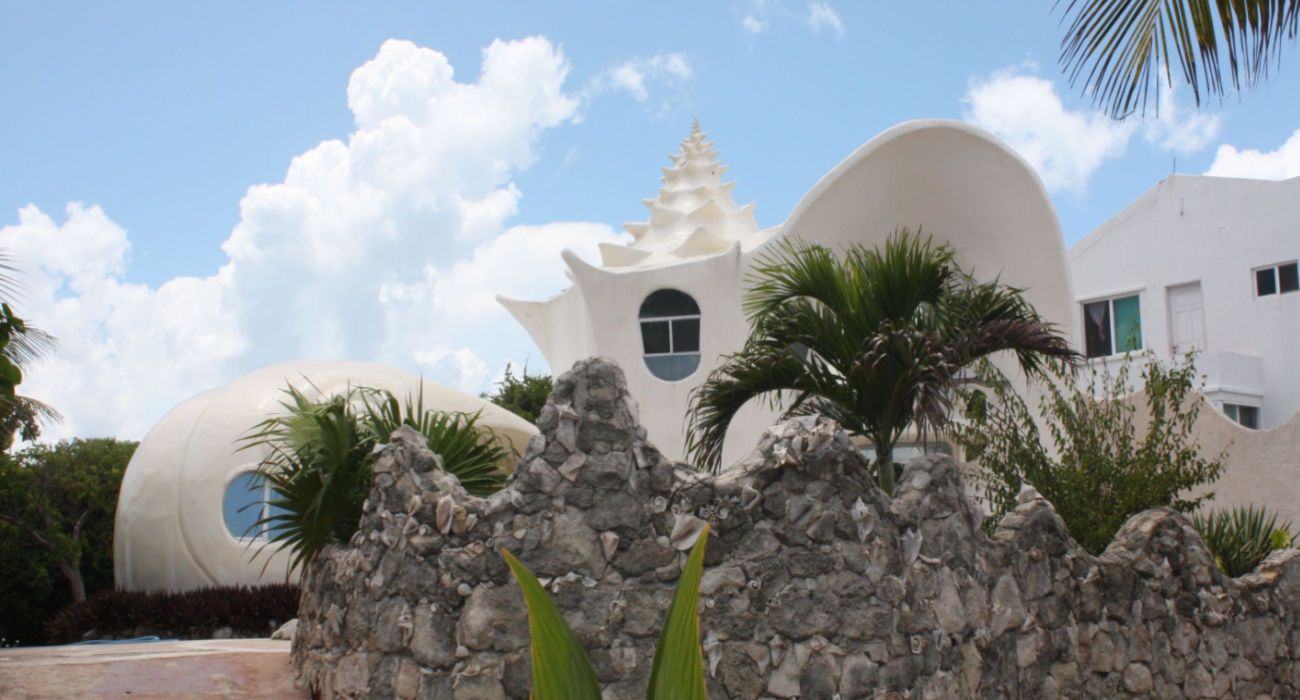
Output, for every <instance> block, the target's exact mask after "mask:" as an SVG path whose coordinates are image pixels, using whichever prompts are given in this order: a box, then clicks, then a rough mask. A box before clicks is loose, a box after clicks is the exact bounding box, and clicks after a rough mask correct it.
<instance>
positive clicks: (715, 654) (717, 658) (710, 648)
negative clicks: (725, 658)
mask: <svg viewBox="0 0 1300 700" xmlns="http://www.w3.org/2000/svg"><path fill="white" fill-rule="evenodd" d="M700 648H701V649H702V650H703V651H704V659H705V662H706V663H707V664H708V665H709V677H710V678H717V677H718V663H719V662H721V661H722V642H721V641H719V640H718V635H716V634H714V633H713V630H709V632H708V634H706V635H704V641H703V642H702V643H701V644H700Z"/></svg>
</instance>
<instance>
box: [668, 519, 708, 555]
mask: <svg viewBox="0 0 1300 700" xmlns="http://www.w3.org/2000/svg"><path fill="white" fill-rule="evenodd" d="M708 524H709V523H708V521H706V520H701V519H699V518H697V517H695V516H694V515H689V514H683V515H679V516H677V521H676V522H674V523H673V532H672V534H671V535H669V536H668V543H669V544H670V545H671V546H672V548H673V549H676V550H678V551H681V552H684V551H686V550H688V549H690V548H691V547H693V546H695V541H696V540H698V539H699V538H700V533H702V532H704V527H705V526H706V525H708Z"/></svg>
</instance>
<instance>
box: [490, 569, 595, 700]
mask: <svg viewBox="0 0 1300 700" xmlns="http://www.w3.org/2000/svg"><path fill="white" fill-rule="evenodd" d="M501 556H502V557H503V558H505V560H506V565H507V566H509V567H510V572H511V573H512V574H514V576H515V581H517V582H518V583H519V588H520V590H522V591H523V593H524V604H525V605H526V606H527V607H528V629H529V632H530V633H531V635H532V645H531V648H530V656H531V658H532V666H533V691H532V697H533V698H534V699H535V700H552V699H554V700H600V683H598V682H597V681H596V672H595V671H594V670H592V668H591V661H590V660H589V659H588V658H587V652H586V651H585V650H584V649H583V648H582V644H581V643H579V642H578V638H577V636H576V635H574V634H573V630H572V629H570V628H569V625H568V624H567V623H565V621H564V617H563V616H562V615H560V611H559V610H558V609H557V608H556V607H555V602H554V601H552V600H551V596H550V595H548V594H547V593H546V589H545V588H543V587H542V584H541V582H540V581H538V580H537V577H536V576H534V575H533V573H532V572H531V571H529V570H528V567H526V566H524V565H523V564H522V563H521V562H520V561H519V560H518V559H516V558H515V557H514V555H512V554H511V553H510V552H509V551H508V550H505V549H503V550H501Z"/></svg>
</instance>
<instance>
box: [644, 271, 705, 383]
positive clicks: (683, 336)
mask: <svg viewBox="0 0 1300 700" xmlns="http://www.w3.org/2000/svg"><path fill="white" fill-rule="evenodd" d="M640 319H641V348H642V350H644V352H645V365H646V367H647V368H649V369H650V373H651V374H653V375H654V376H656V377H658V378H660V379H663V380H665V381H670V382H675V381H677V380H679V379H685V378H687V377H689V376H691V374H692V373H694V372H695V370H696V369H697V368H698V367H699V366H700V305H699V304H696V303H695V300H694V299H692V298H691V297H690V295H688V294H686V293H684V292H679V291H677V290H676V289H660V290H659V291H657V292H655V293H653V294H651V295H650V296H648V297H646V299H645V301H644V302H642V303H641V313H640Z"/></svg>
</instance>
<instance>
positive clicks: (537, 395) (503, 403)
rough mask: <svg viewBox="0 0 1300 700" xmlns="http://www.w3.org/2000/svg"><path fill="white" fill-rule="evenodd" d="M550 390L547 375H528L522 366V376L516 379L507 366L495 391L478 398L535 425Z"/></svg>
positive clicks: (550, 382)
mask: <svg viewBox="0 0 1300 700" xmlns="http://www.w3.org/2000/svg"><path fill="white" fill-rule="evenodd" d="M552 388H553V382H552V380H551V376H550V375H549V374H529V373H528V365H524V371H523V374H521V375H520V376H518V377H516V376H515V375H514V371H513V368H512V367H511V366H510V365H509V364H507V365H506V374H505V376H504V377H502V379H501V381H499V382H497V384H496V389H495V390H494V391H492V392H487V393H483V394H481V395H480V396H481V398H484V399H487V400H488V401H491V402H492V403H494V404H496V405H498V406H500V407H501V408H504V409H506V410H507V411H510V412H512V413H514V414H515V415H517V416H519V417H520V418H523V419H524V420H526V421H528V422H529V423H536V422H537V416H539V415H541V413H542V408H543V407H545V406H546V399H547V398H548V397H550V395H551V389H552Z"/></svg>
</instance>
